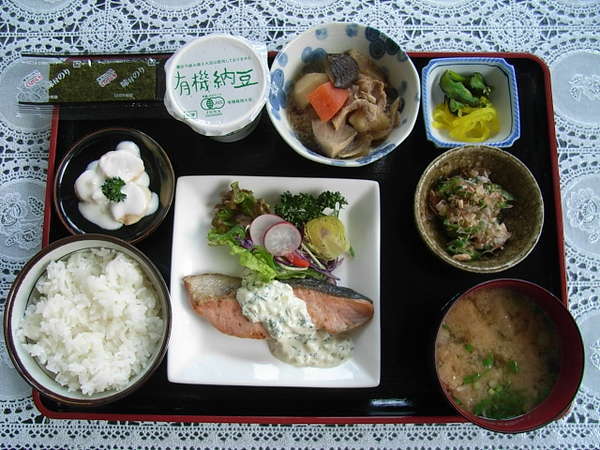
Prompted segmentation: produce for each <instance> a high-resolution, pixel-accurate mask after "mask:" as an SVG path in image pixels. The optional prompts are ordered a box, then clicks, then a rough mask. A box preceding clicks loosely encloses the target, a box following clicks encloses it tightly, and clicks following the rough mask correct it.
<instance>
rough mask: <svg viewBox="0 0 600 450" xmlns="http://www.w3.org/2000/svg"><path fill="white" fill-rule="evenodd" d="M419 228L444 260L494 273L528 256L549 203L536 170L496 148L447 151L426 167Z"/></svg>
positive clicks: (418, 197) (418, 195)
mask: <svg viewBox="0 0 600 450" xmlns="http://www.w3.org/2000/svg"><path fill="white" fill-rule="evenodd" d="M414 213H415V220H416V223H417V228H418V230H419V233H420V235H421V237H422V238H423V240H424V241H425V243H426V244H427V246H428V247H429V248H430V249H431V251H433V253H434V254H435V255H436V256H438V257H439V258H441V259H442V260H443V261H444V262H446V263H448V264H450V265H452V266H454V267H456V268H458V269H461V270H465V271H468V272H477V273H493V272H501V271H503V270H506V269H509V268H511V267H513V266H515V265H517V264H518V263H519V262H521V261H523V260H524V259H525V258H526V257H527V255H529V253H530V252H531V251H532V250H533V249H534V247H535V245H536V243H537V242H538V239H539V237H540V234H541V232H542V227H543V224H544V202H543V199H542V194H541V191H540V188H539V186H538V183H537V181H536V180H535V178H534V176H533V175H532V173H531V172H530V171H529V169H528V168H527V167H526V166H525V164H523V163H522V162H521V161H520V160H519V159H518V158H516V157H515V156H513V155H511V154H510V153H508V152H506V151H504V150H502V149H499V148H495V147H488V146H483V145H479V146H465V147H457V148H454V149H451V150H448V151H446V152H444V153H443V154H442V155H440V156H438V157H437V158H436V159H434V160H433V161H432V162H431V163H430V164H429V166H428V167H427V168H426V169H425V171H424V172H423V175H422V176H421V179H420V180H419V183H418V184H417V189H416V192H415V200H414Z"/></svg>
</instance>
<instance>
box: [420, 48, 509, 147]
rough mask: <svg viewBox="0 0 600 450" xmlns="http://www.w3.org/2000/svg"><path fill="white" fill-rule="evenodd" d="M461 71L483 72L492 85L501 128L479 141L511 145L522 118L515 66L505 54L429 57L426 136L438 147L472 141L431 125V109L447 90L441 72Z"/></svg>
mask: <svg viewBox="0 0 600 450" xmlns="http://www.w3.org/2000/svg"><path fill="white" fill-rule="evenodd" d="M447 69H450V70H453V71H454V72H458V73H460V74H467V73H473V72H479V73H481V74H482V75H483V76H484V77H485V79H486V81H487V82H488V83H489V84H490V85H492V87H493V91H492V94H491V96H490V100H491V101H492V104H493V105H494V107H495V108H496V110H497V111H498V121H499V123H500V130H499V131H498V133H497V134H496V135H495V136H491V137H490V138H489V139H487V140H485V141H482V142H478V143H477V144H480V145H489V146H491V147H510V146H512V145H513V144H514V142H515V141H516V140H517V139H519V137H520V136H521V122H520V118H519V115H520V114H519V93H518V89H517V77H516V75H515V69H514V67H513V66H511V65H510V64H508V63H507V62H506V60H504V59H503V58H487V57H457V58H436V59H432V60H431V61H429V63H428V64H427V65H426V66H425V67H424V68H423V71H422V73H421V75H422V79H421V84H422V91H423V120H424V121H425V132H426V134H427V139H429V140H430V141H431V142H433V143H434V144H435V146H436V147H439V148H444V147H446V148H452V147H458V146H460V145H462V144H469V142H467V141H458V140H455V139H452V138H451V137H450V135H449V134H448V132H447V131H445V130H438V129H436V128H434V127H433V125H432V123H431V122H432V113H433V109H434V108H435V106H436V105H437V104H439V103H442V102H443V101H444V92H443V91H442V89H441V88H440V86H439V83H440V78H441V76H442V74H443V73H444V72H445V71H446V70H447Z"/></svg>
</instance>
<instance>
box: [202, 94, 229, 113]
mask: <svg viewBox="0 0 600 450" xmlns="http://www.w3.org/2000/svg"><path fill="white" fill-rule="evenodd" d="M223 106H225V99H224V98H223V97H208V98H203V99H202V102H201V103H200V107H201V108H202V109H203V110H205V111H213V110H215V109H221V108H222V107H223Z"/></svg>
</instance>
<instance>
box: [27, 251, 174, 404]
mask: <svg viewBox="0 0 600 450" xmlns="http://www.w3.org/2000/svg"><path fill="white" fill-rule="evenodd" d="M160 313H161V307H160V303H159V298H158V296H157V293H156V291H155V290H154V288H153V287H152V285H151V284H150V281H149V280H148V279H147V277H146V276H145V275H144V273H143V271H142V268H141V267H140V265H139V264H138V263H137V262H136V261H134V260H133V259H132V258H130V257H129V256H127V255H125V254H124V253H121V252H119V251H117V250H114V249H108V248H92V249H85V250H79V251H76V252H74V253H71V254H70V255H67V256H66V257H64V258H62V259H60V260H58V261H53V262H51V263H49V264H48V267H47V269H46V272H45V274H44V275H43V276H42V277H41V278H40V279H39V280H38V282H37V284H36V289H35V291H34V294H33V298H32V302H30V304H29V305H28V307H27V309H26V311H25V316H24V317H23V320H22V321H21V323H20V326H19V328H18V330H17V336H18V339H19V340H20V341H21V343H22V345H23V347H24V348H25V349H26V350H27V351H28V352H29V354H30V355H31V356H33V357H34V358H36V359H37V361H38V362H39V363H40V365H42V366H43V367H44V368H45V370H46V371H48V372H49V373H50V374H51V376H52V377H53V378H54V379H55V380H56V381H57V382H58V383H60V384H61V385H63V386H65V387H66V388H67V389H68V390H69V391H71V392H80V393H83V394H85V395H92V394H94V393H99V392H104V391H107V390H111V389H116V390H118V389H120V388H122V387H124V386H126V385H127V384H128V382H129V380H131V378H132V377H134V376H135V375H136V374H138V373H140V372H141V371H142V369H144V367H145V366H146V365H147V363H148V362H149V359H150V357H151V356H152V354H153V353H154V351H155V350H156V348H157V343H158V342H159V340H160V338H161V333H162V329H163V319H162V318H161V317H160Z"/></svg>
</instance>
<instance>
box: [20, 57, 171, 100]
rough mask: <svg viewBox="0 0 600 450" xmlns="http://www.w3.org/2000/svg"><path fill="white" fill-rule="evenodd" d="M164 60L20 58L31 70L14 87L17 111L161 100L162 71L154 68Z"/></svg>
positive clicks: (158, 58)
mask: <svg viewBox="0 0 600 450" xmlns="http://www.w3.org/2000/svg"><path fill="white" fill-rule="evenodd" d="M164 59H166V55H165V56H162V57H161V56H160V55H158V56H157V55H137V56H134V55H131V56H130V55H128V56H120V57H117V56H115V57H112V56H109V55H104V56H89V55H88V56H71V57H56V56H24V57H23V62H24V63H25V64H28V65H30V66H31V70H30V71H29V73H27V75H25V76H24V78H23V80H22V83H21V85H20V86H19V88H18V102H19V109H20V110H21V111H27V110H30V111H35V110H36V107H35V106H36V105H62V104H67V105H68V104H89V103H102V102H146V101H161V100H162V94H161V93H160V85H161V80H160V79H159V76H160V75H159V74H160V73H162V70H158V69H159V68H161V67H162V63H163V61H164ZM28 106H29V108H28ZM37 109H39V110H42V109H43V108H37Z"/></svg>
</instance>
